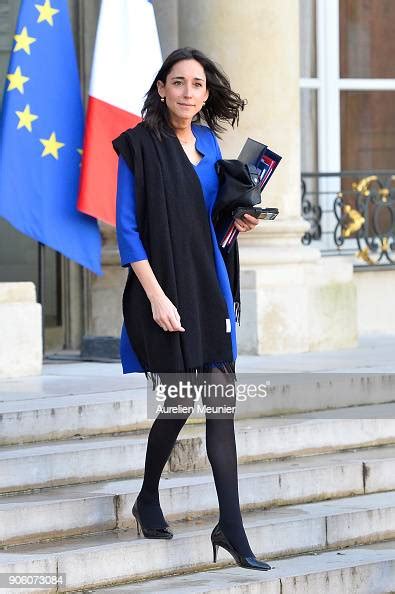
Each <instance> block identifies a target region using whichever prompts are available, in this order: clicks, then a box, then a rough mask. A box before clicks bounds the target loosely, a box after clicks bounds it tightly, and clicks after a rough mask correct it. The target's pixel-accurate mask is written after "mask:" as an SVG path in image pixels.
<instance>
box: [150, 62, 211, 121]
mask: <svg viewBox="0 0 395 594" xmlns="http://www.w3.org/2000/svg"><path fill="white" fill-rule="evenodd" d="M157 87H158V92H159V94H160V96H161V97H165V98H166V99H165V102H166V105H167V108H168V110H169V111H170V118H171V119H172V120H173V121H175V122H183V123H184V122H188V121H192V119H193V117H194V116H195V114H197V113H198V112H199V111H200V110H201V108H202V106H203V101H206V100H207V98H208V95H209V93H208V90H207V88H206V75H205V72H204V68H203V66H202V65H201V64H200V63H199V62H198V61H197V60H181V61H180V62H177V63H176V64H174V66H173V67H172V69H171V70H170V72H169V73H168V75H167V78H166V84H163V83H162V81H160V80H159V81H158V82H157Z"/></svg>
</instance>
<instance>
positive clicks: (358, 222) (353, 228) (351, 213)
mask: <svg viewBox="0 0 395 594" xmlns="http://www.w3.org/2000/svg"><path fill="white" fill-rule="evenodd" d="M344 212H345V213H346V215H347V216H348V218H349V219H350V222H349V223H348V225H347V226H346V227H343V229H342V235H343V237H350V235H353V234H354V233H356V232H357V231H359V230H360V228H361V227H362V225H363V224H364V222H365V217H363V216H362V215H361V214H360V213H359V212H358V211H357V210H355V208H352V207H351V206H350V205H349V204H345V205H344Z"/></svg>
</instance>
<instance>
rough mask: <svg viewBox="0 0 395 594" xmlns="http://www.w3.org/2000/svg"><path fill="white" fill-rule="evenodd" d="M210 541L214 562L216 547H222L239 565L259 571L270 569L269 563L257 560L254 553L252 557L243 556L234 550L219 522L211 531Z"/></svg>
mask: <svg viewBox="0 0 395 594" xmlns="http://www.w3.org/2000/svg"><path fill="white" fill-rule="evenodd" d="M211 543H212V545H213V553H214V563H215V562H216V560H217V550H218V547H223V548H224V549H225V550H226V551H228V553H230V554H231V555H232V557H233V559H234V560H235V561H236V563H237V565H238V566H239V567H245V568H246V569H259V570H261V571H267V570H268V569H272V567H271V565H269V563H266V562H265V561H259V560H258V559H257V558H256V557H255V555H253V556H252V557H251V556H250V557H245V556H244V555H240V553H238V552H237V551H236V549H235V548H234V547H233V546H232V545H231V544H230V542H229V540H228V539H227V538H226V536H225V534H224V533H223V532H222V530H221V528H220V526H219V522H218V524H217V525H216V526H214V528H213V531H212V533H211Z"/></svg>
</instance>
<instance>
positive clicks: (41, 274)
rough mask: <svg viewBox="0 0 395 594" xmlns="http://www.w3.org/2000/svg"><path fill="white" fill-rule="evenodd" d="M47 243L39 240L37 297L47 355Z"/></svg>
mask: <svg viewBox="0 0 395 594" xmlns="http://www.w3.org/2000/svg"><path fill="white" fill-rule="evenodd" d="M44 294H45V245H44V244H43V243H41V242H40V241H39V242H38V283H37V298H38V302H39V303H40V304H41V332H42V341H43V343H42V344H43V356H44V355H45V298H44Z"/></svg>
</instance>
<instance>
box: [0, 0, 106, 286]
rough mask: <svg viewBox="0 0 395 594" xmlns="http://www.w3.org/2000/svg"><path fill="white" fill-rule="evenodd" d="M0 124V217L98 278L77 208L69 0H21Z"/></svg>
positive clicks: (77, 136) (95, 243)
mask: <svg viewBox="0 0 395 594" xmlns="http://www.w3.org/2000/svg"><path fill="white" fill-rule="evenodd" d="M14 40H15V44H14V46H13V49H12V53H11V60H10V65H9V69H8V73H7V76H6V86H5V91H4V101H3V111H2V114H1V120H0V216H2V217H4V218H5V219H7V221H8V222H9V223H11V225H13V226H14V227H16V229H18V230H19V231H21V232H22V233H24V234H26V235H29V236H30V237H32V238H33V239H36V240H37V241H40V242H42V243H44V244H45V245H48V246H49V247H51V248H53V249H54V250H57V251H59V252H61V253H62V254H64V255H65V256H67V258H70V259H71V260H75V261H76V262H78V263H79V264H81V265H82V266H85V267H86V268H89V269H90V270H92V271H93V272H95V273H96V274H101V263H100V251H101V241H100V232H99V229H98V225H97V221H96V219H94V218H92V217H90V216H88V215H85V214H83V213H81V212H79V211H78V210H77V208H76V202H77V194H78V183H79V176H80V162H81V153H82V142H83V125H84V112H83V106H82V100H81V92H80V82H79V76H78V68H77V60H76V55H75V50H74V43H73V37H72V31H71V27H70V20H69V15H68V8H67V0H35V1H34V0H22V3H21V9H20V12H19V18H18V24H17V31H16V35H15V37H14Z"/></svg>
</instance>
